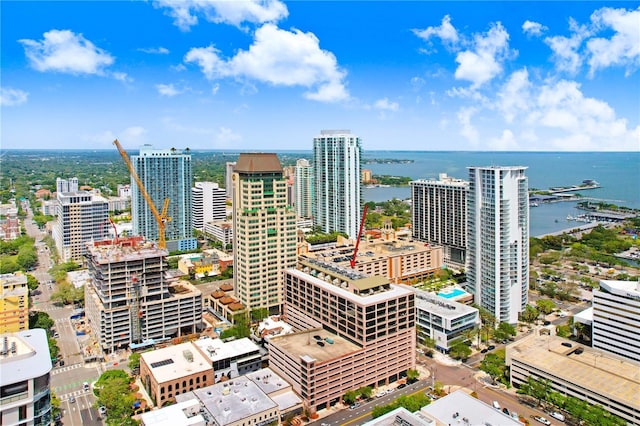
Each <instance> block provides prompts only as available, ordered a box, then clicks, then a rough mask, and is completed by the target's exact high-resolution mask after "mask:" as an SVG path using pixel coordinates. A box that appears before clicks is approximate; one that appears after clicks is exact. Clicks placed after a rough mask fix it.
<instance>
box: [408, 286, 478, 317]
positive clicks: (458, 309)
mask: <svg viewBox="0 0 640 426" xmlns="http://www.w3.org/2000/svg"><path fill="white" fill-rule="evenodd" d="M415 301H416V307H418V308H422V309H424V310H425V311H429V312H431V313H433V314H436V315H439V316H441V317H443V318H457V317H461V316H464V315H467V314H471V313H474V312H478V310H477V309H476V308H474V307H472V306H469V305H465V304H464V303H459V302H455V301H453V300H451V299H447V298H445V297H441V296H438V295H435V294H433V293H429V292H426V291H423V290H416V299H415Z"/></svg>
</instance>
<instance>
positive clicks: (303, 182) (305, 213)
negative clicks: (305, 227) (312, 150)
mask: <svg viewBox="0 0 640 426" xmlns="http://www.w3.org/2000/svg"><path fill="white" fill-rule="evenodd" d="M294 192H295V206H296V213H297V214H298V217H304V218H309V217H312V216H313V211H312V207H313V167H311V163H309V160H306V159H304V158H301V159H300V160H298V161H296V171H295V183H294Z"/></svg>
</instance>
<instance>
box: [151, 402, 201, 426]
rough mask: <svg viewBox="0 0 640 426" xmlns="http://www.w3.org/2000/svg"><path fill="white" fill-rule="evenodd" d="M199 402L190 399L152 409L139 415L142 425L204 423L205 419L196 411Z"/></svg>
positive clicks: (161, 425)
mask: <svg viewBox="0 0 640 426" xmlns="http://www.w3.org/2000/svg"><path fill="white" fill-rule="evenodd" d="M199 410H200V403H199V402H198V401H197V400H195V399H191V400H189V401H183V402H179V403H177V404H173V405H169V406H167V407H164V408H162V409H160V410H152V411H148V412H146V413H143V414H141V415H140V420H142V424H143V425H149V426H178V425H180V426H189V425H198V426H199V425H204V424H205V419H204V418H203V416H202V415H201V414H200V413H198V411H199Z"/></svg>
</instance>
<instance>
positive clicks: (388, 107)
mask: <svg viewBox="0 0 640 426" xmlns="http://www.w3.org/2000/svg"><path fill="white" fill-rule="evenodd" d="M373 107H374V108H376V109H379V110H382V111H394V112H395V111H398V109H400V105H398V103H397V102H389V99H388V98H382V99H378V100H377V101H375V103H374V104H373Z"/></svg>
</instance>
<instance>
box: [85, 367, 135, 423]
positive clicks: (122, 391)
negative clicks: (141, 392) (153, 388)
mask: <svg viewBox="0 0 640 426" xmlns="http://www.w3.org/2000/svg"><path fill="white" fill-rule="evenodd" d="M130 382H131V378H130V377H129V375H128V374H127V373H126V372H124V371H122V370H109V371H105V372H104V373H102V375H101V376H100V378H99V379H98V381H97V382H96V383H95V386H94V391H95V394H96V396H97V397H98V400H97V405H98V406H105V407H106V408H107V424H108V425H122V424H130V422H131V416H132V414H133V403H134V402H135V397H134V396H133V395H132V394H131V390H130V388H129V383H130Z"/></svg>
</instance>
